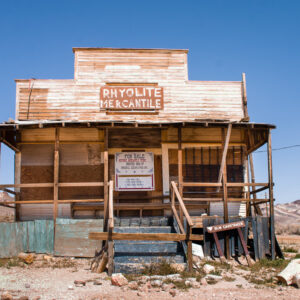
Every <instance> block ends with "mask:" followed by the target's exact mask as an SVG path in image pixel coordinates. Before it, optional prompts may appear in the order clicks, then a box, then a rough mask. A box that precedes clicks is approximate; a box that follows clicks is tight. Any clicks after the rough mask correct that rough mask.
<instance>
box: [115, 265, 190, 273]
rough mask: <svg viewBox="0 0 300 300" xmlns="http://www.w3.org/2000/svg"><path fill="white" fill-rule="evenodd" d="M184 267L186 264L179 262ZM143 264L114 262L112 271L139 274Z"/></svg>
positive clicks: (143, 266)
mask: <svg viewBox="0 0 300 300" xmlns="http://www.w3.org/2000/svg"><path fill="white" fill-rule="evenodd" d="M181 265H183V266H184V268H186V264H185V263H183V264H181ZM144 268H145V264H130V263H116V264H115V268H114V272H115V273H123V274H139V273H142V271H143V269H144Z"/></svg>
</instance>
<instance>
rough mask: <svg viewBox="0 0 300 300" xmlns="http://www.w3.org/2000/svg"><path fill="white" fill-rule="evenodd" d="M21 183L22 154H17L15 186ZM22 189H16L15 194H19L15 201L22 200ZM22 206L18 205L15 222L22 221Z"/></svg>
mask: <svg viewBox="0 0 300 300" xmlns="http://www.w3.org/2000/svg"><path fill="white" fill-rule="evenodd" d="M20 183H21V152H16V153H15V184H20ZM20 191H21V189H20V188H15V192H16V193H17V194H16V195H15V200H16V201H18V200H21V199H20ZM20 206H21V205H20V204H16V213H15V221H20Z"/></svg>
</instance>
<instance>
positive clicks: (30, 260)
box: [18, 252, 34, 265]
mask: <svg viewBox="0 0 300 300" xmlns="http://www.w3.org/2000/svg"><path fill="white" fill-rule="evenodd" d="M18 258H19V259H21V260H22V261H23V262H25V263H26V264H28V265H30V264H32V263H33V261H34V256H33V254H31V253H24V252H21V253H19V255H18Z"/></svg>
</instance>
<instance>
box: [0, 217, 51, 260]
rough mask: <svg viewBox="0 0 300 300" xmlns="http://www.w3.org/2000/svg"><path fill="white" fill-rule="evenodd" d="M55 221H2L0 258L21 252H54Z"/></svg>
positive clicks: (0, 224) (0, 227) (0, 225)
mask: <svg viewBox="0 0 300 300" xmlns="http://www.w3.org/2000/svg"><path fill="white" fill-rule="evenodd" d="M53 238H54V235H53V221H52V220H36V221H29V222H17V223H0V258H5V257H14V256H17V255H18V254H19V253H20V252H36V253H53Z"/></svg>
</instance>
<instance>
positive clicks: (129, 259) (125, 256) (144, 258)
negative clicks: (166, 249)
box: [114, 253, 184, 264]
mask: <svg viewBox="0 0 300 300" xmlns="http://www.w3.org/2000/svg"><path fill="white" fill-rule="evenodd" d="M164 260H165V261H167V262H170V263H177V264H179V263H184V256H182V255H170V253H163V254H161V255H159V256H157V255H149V253H148V254H144V253H142V254H141V253H122V254H116V255H115V257H114V262H115V263H134V264H138V263H140V264H147V263H157V262H161V261H164Z"/></svg>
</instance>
